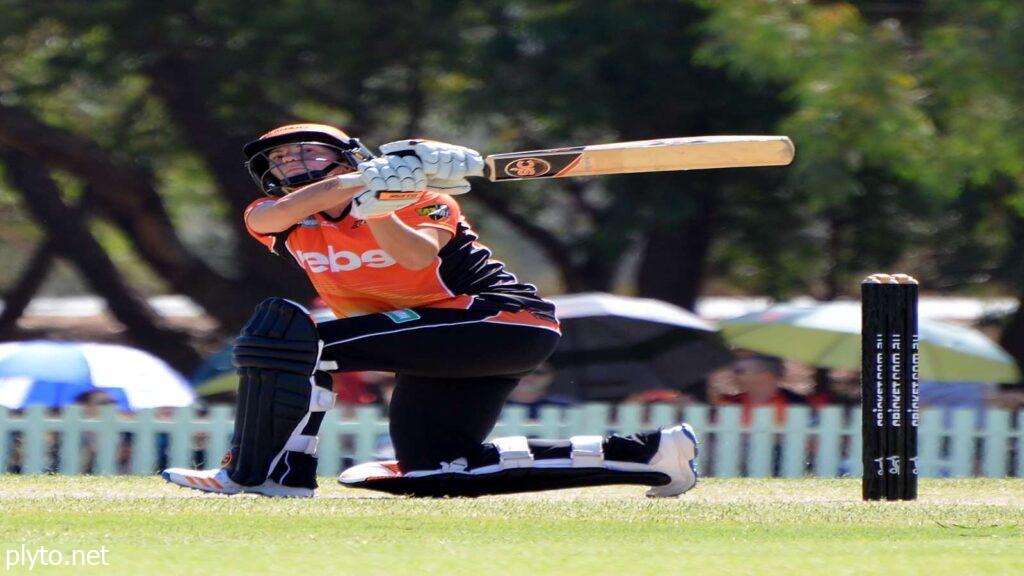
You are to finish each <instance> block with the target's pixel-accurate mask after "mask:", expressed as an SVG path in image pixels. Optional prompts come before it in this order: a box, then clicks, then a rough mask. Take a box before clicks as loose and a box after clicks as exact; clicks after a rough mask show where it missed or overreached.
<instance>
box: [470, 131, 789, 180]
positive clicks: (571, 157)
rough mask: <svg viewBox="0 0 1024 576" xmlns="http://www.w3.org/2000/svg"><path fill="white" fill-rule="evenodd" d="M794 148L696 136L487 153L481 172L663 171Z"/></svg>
mask: <svg viewBox="0 0 1024 576" xmlns="http://www.w3.org/2000/svg"><path fill="white" fill-rule="evenodd" d="M794 153H795V149H794V148H793V142H792V141H790V139H789V138H787V137H786V136H696V137H692V138H661V139H658V140H640V141H637V142H618V143H614V144H598V145H595V146H573V147H571V148H553V149H550V150H529V151H526V152H509V153H506V154H492V155H490V156H487V157H486V158H485V159H484V162H485V168H484V176H485V177H486V178H487V179H488V180H490V181H492V182H505V181H508V180H532V179H536V178H565V177H569V176H600V175H606V174H631V173H634V172H668V171H672V170H705V169H709V168H745V167H753V166H785V165H787V164H789V163H790V162H792V161H793V155H794Z"/></svg>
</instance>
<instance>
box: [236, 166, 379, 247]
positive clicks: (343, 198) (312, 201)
mask: <svg viewBox="0 0 1024 576" xmlns="http://www.w3.org/2000/svg"><path fill="white" fill-rule="evenodd" d="M365 189H366V186H365V185H364V184H363V183H362V182H361V181H360V180H359V179H358V178H353V177H352V176H351V175H349V176H348V177H347V178H346V177H344V176H335V177H333V178H327V179H326V180H321V181H319V182H314V183H313V184H310V185H308V186H304V187H302V188H300V189H298V190H296V191H295V192H292V193H291V194H288V195H287V196H284V197H283V198H280V199H278V200H277V201H276V202H264V203H262V204H258V205H257V206H256V207H254V208H253V209H252V210H251V211H250V212H249V214H248V215H247V216H246V222H248V223H249V227H250V228H251V229H252V230H253V231H254V232H257V233H259V234H276V233H277V232H283V231H284V230H287V229H289V228H291V227H292V226H294V225H295V224H296V223H297V222H299V221H301V220H302V219H303V218H305V217H306V216H309V215H310V214H316V213H317V212H323V211H324V210H329V209H331V208H334V207H335V206H338V205H339V204H345V203H346V202H348V201H350V200H351V199H352V197H353V196H355V195H356V194H358V193H360V192H362V191H363V190H365Z"/></svg>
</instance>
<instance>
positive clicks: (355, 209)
mask: <svg viewBox="0 0 1024 576" xmlns="http://www.w3.org/2000/svg"><path fill="white" fill-rule="evenodd" d="M422 197H423V192H390V191H387V190H376V191H375V190H367V191H365V192H362V193H360V194H358V195H356V197H355V198H352V208H351V210H349V214H351V215H352V217H353V218H355V219H356V220H367V219H369V218H373V217H375V216H386V215H388V214H391V213H392V212H394V211H396V210H401V209H402V208H405V207H406V206H409V205H410V204H415V203H416V202H419V200H420V198H422Z"/></svg>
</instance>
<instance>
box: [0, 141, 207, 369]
mask: <svg viewBox="0 0 1024 576" xmlns="http://www.w3.org/2000/svg"><path fill="white" fill-rule="evenodd" d="M0 155H2V158H3V161H4V163H5V165H6V168H7V176H8V178H9V179H10V181H11V184H12V186H13V188H15V189H17V190H18V191H19V192H20V193H21V196H22V199H23V200H24V202H25V206H26V208H28V210H29V212H30V213H31V214H32V216H33V217H34V218H35V219H36V221H37V222H39V223H40V225H42V226H43V227H44V229H45V230H46V232H47V236H48V238H49V239H50V242H52V244H53V247H54V249H55V250H56V251H57V253H59V254H60V255H62V256H64V257H66V258H68V259H69V260H70V261H72V262H73V263H74V265H75V267H76V268H77V269H78V271H79V273H81V274H82V276H83V277H85V279H86V281H87V282H88V283H89V285H90V286H92V288H93V289H94V290H95V291H96V293H97V294H99V295H100V296H102V297H103V298H104V299H105V300H106V302H107V306H108V307H109V308H110V311H111V312H112V313H113V314H114V316H115V317H116V318H117V319H118V320H119V321H120V322H121V323H122V324H124V325H125V327H126V328H127V330H128V334H129V335H130V336H131V338H132V340H133V341H134V342H135V343H136V344H138V345H139V346H140V347H141V348H143V349H145V350H148V351H150V352H152V353H153V354H156V355H157V356H159V357H161V358H163V359H165V360H166V361H167V362H168V363H170V364H171V365H173V366H175V367H176V368H178V369H179V370H186V371H189V370H192V369H193V368H195V367H196V366H197V365H198V364H199V362H200V357H199V355H198V354H197V353H196V351H195V350H194V349H193V348H192V347H191V346H190V345H189V342H188V336H187V335H186V334H184V333H182V332H178V331H176V330H172V329H170V328H168V327H167V326H166V325H165V324H164V322H163V319H162V318H160V316H159V315H158V314H157V313H156V312H155V311H154V310H153V309H152V308H151V307H150V306H149V304H148V303H147V302H146V300H145V299H144V298H143V297H142V296H141V295H140V294H138V293H137V292H135V291H134V290H133V289H132V288H131V287H130V286H129V285H128V284H127V283H126V282H125V281H124V279H123V278H122V277H121V274H120V272H119V271H118V270H117V267H116V266H115V265H114V263H113V262H112V261H111V260H110V258H109V257H108V256H107V253H106V252H105V251H104V250H103V247H102V246H100V244H99V242H97V241H96V239H95V238H93V236H92V234H91V233H90V232H89V230H88V228H87V227H86V225H85V223H84V222H83V221H82V220H81V219H80V218H79V215H78V214H77V213H76V211H75V210H73V209H72V208H70V207H68V206H67V205H66V204H64V202H63V200H61V197H60V190H59V189H58V188H57V185H56V183H55V182H54V181H53V180H52V179H51V178H50V176H49V171H48V169H47V167H46V166H45V165H44V164H42V163H41V162H39V161H37V160H34V159H33V158H31V157H29V156H28V155H26V154H24V153H22V152H20V151H16V150H9V149H7V150H0Z"/></svg>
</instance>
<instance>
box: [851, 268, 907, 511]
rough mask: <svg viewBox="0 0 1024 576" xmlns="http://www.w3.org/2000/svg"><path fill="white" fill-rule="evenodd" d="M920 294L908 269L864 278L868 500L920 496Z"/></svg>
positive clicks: (864, 455)
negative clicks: (918, 443)
mask: <svg viewBox="0 0 1024 576" xmlns="http://www.w3.org/2000/svg"><path fill="white" fill-rule="evenodd" d="M917 297H918V284H917V280H914V279H913V278H911V277H910V276H907V275H906V274H891V275H890V274H872V275H871V276H868V277H867V278H865V279H864V281H863V282H862V283H861V315H862V316H861V317H862V324H861V390H862V406H863V411H862V415H863V422H862V434H863V451H862V459H863V465H864V477H863V485H862V489H863V498H864V500H882V499H884V500H915V499H916V498H917V477H918V466H917V428H918V424H919V415H918V402H919V387H918V363H919V361H918V358H919V354H918V333H917Z"/></svg>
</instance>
